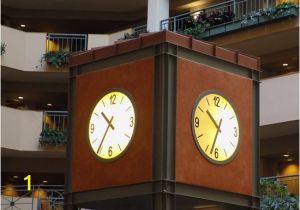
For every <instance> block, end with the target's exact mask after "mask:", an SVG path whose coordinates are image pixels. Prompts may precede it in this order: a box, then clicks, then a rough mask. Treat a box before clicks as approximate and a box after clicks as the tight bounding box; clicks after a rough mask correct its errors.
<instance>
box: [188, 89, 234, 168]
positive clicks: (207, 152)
mask: <svg viewBox="0 0 300 210" xmlns="http://www.w3.org/2000/svg"><path fill="white" fill-rule="evenodd" d="M192 129H193V135H194V140H195V142H196V144H197V146H198V148H199V150H200V152H201V153H202V155H203V156H204V157H205V158H206V159H208V160H209V161H211V162H213V163H217V164H225V163H228V162H229V161H230V160H232V159H233V157H234V156H235V154H236V152H237V150H238V146H239V136H240V128H239V122H238V118H237V115H236V113H235V111H234V108H233V105H232V104H231V103H230V102H229V101H228V100H227V99H226V97H225V96H223V95H221V94H220V93H218V92H216V91H207V92H205V93H203V94H202V95H200V97H199V98H198V100H197V102H196V104H195V107H194V110H193V113H192Z"/></svg>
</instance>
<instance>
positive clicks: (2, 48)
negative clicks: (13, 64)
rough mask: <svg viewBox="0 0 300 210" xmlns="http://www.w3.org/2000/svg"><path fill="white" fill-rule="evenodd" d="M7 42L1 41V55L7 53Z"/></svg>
mask: <svg viewBox="0 0 300 210" xmlns="http://www.w3.org/2000/svg"><path fill="white" fill-rule="evenodd" d="M6 46H7V44H6V43H5V42H1V55H3V54H5V52H6Z"/></svg>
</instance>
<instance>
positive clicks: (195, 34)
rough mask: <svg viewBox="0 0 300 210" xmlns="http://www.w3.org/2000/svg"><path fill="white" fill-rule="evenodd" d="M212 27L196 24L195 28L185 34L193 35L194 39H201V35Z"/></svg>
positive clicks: (205, 24) (187, 30)
mask: <svg viewBox="0 0 300 210" xmlns="http://www.w3.org/2000/svg"><path fill="white" fill-rule="evenodd" d="M209 27H210V24H209V23H195V24H194V26H193V27H190V28H186V29H185V30H184V31H183V33H184V34H187V35H192V36H193V37H194V38H196V39H197V38H200V34H201V33H203V32H204V31H205V30H206V29H207V28H209Z"/></svg>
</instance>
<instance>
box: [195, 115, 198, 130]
mask: <svg viewBox="0 0 300 210" xmlns="http://www.w3.org/2000/svg"><path fill="white" fill-rule="evenodd" d="M195 126H196V128H198V127H199V118H198V117H196V118H195Z"/></svg>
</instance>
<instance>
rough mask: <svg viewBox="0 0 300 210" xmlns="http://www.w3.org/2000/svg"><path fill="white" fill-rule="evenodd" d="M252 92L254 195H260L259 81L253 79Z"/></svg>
mask: <svg viewBox="0 0 300 210" xmlns="http://www.w3.org/2000/svg"><path fill="white" fill-rule="evenodd" d="M252 84H253V94H252V103H253V104H252V107H253V110H252V116H253V119H252V126H253V129H252V152H253V153H252V161H253V165H252V168H253V174H252V177H253V186H252V187H253V196H254V197H256V196H259V81H253V83H252Z"/></svg>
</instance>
